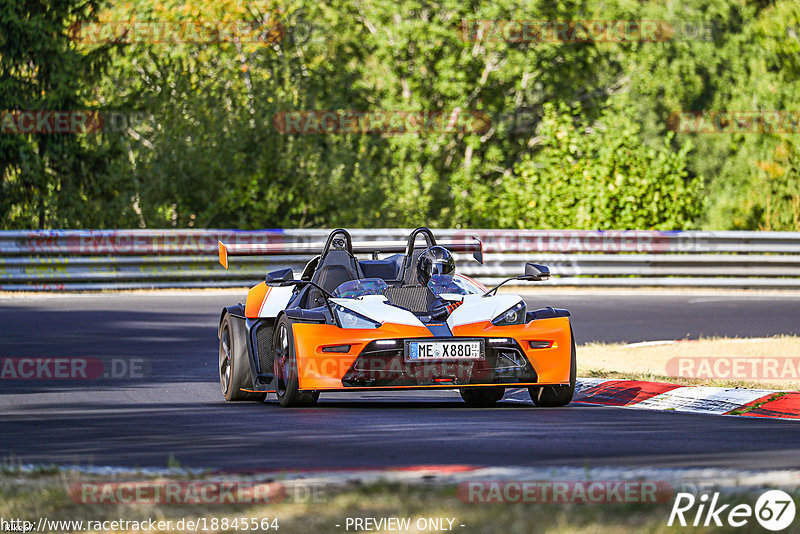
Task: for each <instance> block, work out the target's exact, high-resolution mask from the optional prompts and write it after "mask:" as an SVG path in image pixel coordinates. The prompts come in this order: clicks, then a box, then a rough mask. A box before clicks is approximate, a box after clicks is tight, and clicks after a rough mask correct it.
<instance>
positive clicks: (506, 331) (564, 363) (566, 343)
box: [453, 317, 572, 384]
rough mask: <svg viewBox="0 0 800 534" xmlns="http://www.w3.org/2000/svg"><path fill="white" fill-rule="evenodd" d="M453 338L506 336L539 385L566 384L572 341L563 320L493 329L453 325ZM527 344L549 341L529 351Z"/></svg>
mask: <svg viewBox="0 0 800 534" xmlns="http://www.w3.org/2000/svg"><path fill="white" fill-rule="evenodd" d="M453 335H456V336H459V337H510V338H514V339H516V340H517V342H518V343H519V344H520V346H522V351H523V352H524V353H525V356H526V357H527V358H528V360H529V361H530V362H531V365H533V368H534V369H535V370H536V374H537V376H538V377H539V381H538V382H537V383H539V384H559V383H568V382H569V373H570V362H571V361H572V339H571V336H570V331H569V319H568V318H567V317H554V318H552V319H539V320H536V321H530V322H529V323H527V324H522V325H513V326H495V325H493V324H492V323H491V321H486V322H479V323H470V324H465V325H461V326H457V327H455V328H454V329H453ZM528 341H552V342H553V344H552V346H550V347H549V348H546V349H532V348H531V347H530V345H529V344H528Z"/></svg>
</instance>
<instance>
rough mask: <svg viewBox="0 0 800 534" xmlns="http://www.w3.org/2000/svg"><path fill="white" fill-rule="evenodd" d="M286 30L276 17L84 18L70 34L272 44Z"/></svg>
mask: <svg viewBox="0 0 800 534" xmlns="http://www.w3.org/2000/svg"><path fill="white" fill-rule="evenodd" d="M285 33H286V30H285V28H284V26H283V25H282V24H281V23H280V22H278V20H276V19H274V18H265V22H255V21H246V20H233V21H210V20H191V21H169V20H155V21H135V20H129V21H107V22H81V23H77V24H75V25H74V26H72V27H71V28H70V38H71V39H72V40H73V41H76V42H79V43H84V44H107V43H152V44H158V43H168V44H179V43H184V44H214V43H233V42H239V43H259V44H272V43H276V42H278V41H280V40H281V39H283V37H284V35H285Z"/></svg>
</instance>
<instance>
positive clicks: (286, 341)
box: [273, 315, 319, 407]
mask: <svg viewBox="0 0 800 534" xmlns="http://www.w3.org/2000/svg"><path fill="white" fill-rule="evenodd" d="M293 323H294V321H292V320H291V319H289V318H288V317H286V316H285V315H284V316H283V317H281V319H280V321H278V325H277V326H276V327H275V343H274V345H273V346H274V347H275V358H274V359H273V366H274V370H275V393H276V394H277V396H278V403H280V405H281V406H287V407H288V406H312V405H314V404H316V402H317V399H319V391H300V380H299V377H298V374H297V356H296V354H295V348H294V332H293V331H292V324H293Z"/></svg>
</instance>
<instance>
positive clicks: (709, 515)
mask: <svg viewBox="0 0 800 534" xmlns="http://www.w3.org/2000/svg"><path fill="white" fill-rule="evenodd" d="M719 497H720V494H719V492H716V493H714V494H713V495H712V496H709V495H708V494H707V493H704V494H702V495H700V497H695V496H694V495H692V494H691V493H678V495H677V496H676V497H675V504H673V505H672V512H670V514H669V521H668V522H667V526H670V527H671V526H673V524H676V522H677V524H678V525H680V526H682V527H686V526H693V527H699V526H703V527H708V526H717V527H721V526H723V525H727V526H731V527H741V526H744V525H746V524H748V523H749V522H750V521H751V520H752V519H753V518H755V520H756V521H758V523H759V524H760V525H761V526H762V527H763V528H765V529H767V530H772V531H775V532H777V531H781V530H784V529H785V528H787V527H788V526H789V525H791V524H792V522H793V521H794V516H795V504H794V500H793V499H792V497H791V496H790V495H789V494H788V493H786V492H784V491H781V490H769V491H767V492H765V493H764V494H762V495H761V496H760V497H759V498H758V500H757V501H756V504H755V506H750V505H749V504H737V505H736V506H733V507H731V505H730V504H720V503H719V500H720V499H719Z"/></svg>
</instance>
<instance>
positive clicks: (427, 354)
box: [406, 339, 483, 361]
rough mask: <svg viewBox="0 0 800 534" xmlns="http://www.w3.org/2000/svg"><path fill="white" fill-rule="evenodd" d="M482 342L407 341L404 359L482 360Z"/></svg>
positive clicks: (477, 340)
mask: <svg viewBox="0 0 800 534" xmlns="http://www.w3.org/2000/svg"><path fill="white" fill-rule="evenodd" d="M482 359H483V342H482V341H481V340H479V339H474V340H465V341H408V342H407V343H406V360H408V361H423V360H425V361H427V360H482Z"/></svg>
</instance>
